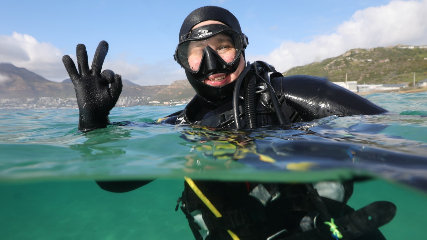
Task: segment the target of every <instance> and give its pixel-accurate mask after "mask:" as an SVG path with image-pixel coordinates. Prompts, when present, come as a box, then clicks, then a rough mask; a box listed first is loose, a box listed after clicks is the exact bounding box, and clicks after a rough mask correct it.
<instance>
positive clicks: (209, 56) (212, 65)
mask: <svg viewBox="0 0 427 240" xmlns="http://www.w3.org/2000/svg"><path fill="white" fill-rule="evenodd" d="M205 56H206V71H207V72H212V71H214V70H216V58H215V56H214V54H213V53H212V52H211V51H206V55H205Z"/></svg>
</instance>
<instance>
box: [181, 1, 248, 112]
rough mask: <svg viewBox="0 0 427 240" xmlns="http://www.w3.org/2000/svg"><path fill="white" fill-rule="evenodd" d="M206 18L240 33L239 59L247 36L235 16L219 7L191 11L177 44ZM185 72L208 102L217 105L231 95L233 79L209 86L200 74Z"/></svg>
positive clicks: (184, 39)
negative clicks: (220, 85) (224, 83)
mask: <svg viewBox="0 0 427 240" xmlns="http://www.w3.org/2000/svg"><path fill="white" fill-rule="evenodd" d="M207 20H215V21H219V22H221V23H224V24H226V25H227V26H228V28H230V29H232V30H234V31H235V32H236V33H238V34H239V35H241V39H242V42H243V49H242V50H241V51H242V54H240V56H239V57H238V58H239V59H237V62H238V61H240V57H241V55H244V49H245V48H246V46H247V44H248V40H247V37H246V36H245V35H244V34H243V33H242V30H241V28H240V24H239V21H238V20H237V18H236V17H235V16H234V15H233V14H232V13H230V12H229V11H228V10H226V9H224V8H221V7H216V6H206V7H201V8H198V9H196V10H194V11H193V12H191V13H190V14H189V15H188V16H187V17H186V18H185V20H184V22H183V23H182V26H181V30H180V32H179V43H178V46H179V44H181V43H183V42H184V41H186V36H188V34H190V33H191V31H192V28H193V27H194V26H195V25H197V24H199V23H201V22H204V21H207ZM177 48H178V47H177ZM175 59H176V57H175ZM184 69H185V68H184ZM234 71H235V70H233V72H234ZM219 72H223V71H218V73H219ZM185 74H186V76H187V79H188V81H189V82H190V84H191V86H192V87H193V88H194V90H195V91H196V93H197V94H198V95H199V96H200V97H202V98H203V99H205V100H207V101H208V102H211V103H214V104H218V105H219V104H222V103H224V102H225V101H227V100H228V99H230V98H231V97H232V96H233V91H234V86H235V81H233V82H231V83H229V84H227V85H225V86H222V87H214V86H210V85H207V84H205V83H203V79H202V80H201V79H200V77H198V76H200V74H197V73H194V72H190V71H189V70H187V69H185Z"/></svg>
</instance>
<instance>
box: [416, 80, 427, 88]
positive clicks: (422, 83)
mask: <svg viewBox="0 0 427 240" xmlns="http://www.w3.org/2000/svg"><path fill="white" fill-rule="evenodd" d="M415 85H416V86H417V87H427V78H426V79H424V80H421V81H419V82H417V83H416V84H415Z"/></svg>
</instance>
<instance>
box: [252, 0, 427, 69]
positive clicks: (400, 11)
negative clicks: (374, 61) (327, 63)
mask: <svg viewBox="0 0 427 240" xmlns="http://www.w3.org/2000/svg"><path fill="white" fill-rule="evenodd" d="M426 15H427V0H423V1H393V2H390V3H389V4H387V5H383V6H380V7H369V8H366V9H364V10H360V11H357V12H355V13H354V14H353V16H352V17H351V19H350V20H349V21H345V22H343V23H342V24H340V25H339V26H338V27H337V29H336V31H335V32H334V33H332V34H328V35H319V36H314V37H313V39H312V40H311V41H310V42H308V43H301V42H292V41H285V42H282V43H281V45H280V47H279V48H277V49H275V50H273V51H272V52H271V53H270V54H268V55H265V56H248V59H249V60H250V61H254V60H259V59H262V60H264V61H266V62H268V63H270V64H272V65H273V66H275V67H276V69H277V70H279V71H286V70H288V69H289V68H291V67H295V66H301V65H305V64H308V63H311V62H315V61H320V60H323V59H326V58H329V57H334V56H338V55H340V54H343V53H344V52H345V51H347V50H349V49H352V48H372V47H379V46H390V45H397V44H408V45H424V44H427V21H426V19H425V18H426Z"/></svg>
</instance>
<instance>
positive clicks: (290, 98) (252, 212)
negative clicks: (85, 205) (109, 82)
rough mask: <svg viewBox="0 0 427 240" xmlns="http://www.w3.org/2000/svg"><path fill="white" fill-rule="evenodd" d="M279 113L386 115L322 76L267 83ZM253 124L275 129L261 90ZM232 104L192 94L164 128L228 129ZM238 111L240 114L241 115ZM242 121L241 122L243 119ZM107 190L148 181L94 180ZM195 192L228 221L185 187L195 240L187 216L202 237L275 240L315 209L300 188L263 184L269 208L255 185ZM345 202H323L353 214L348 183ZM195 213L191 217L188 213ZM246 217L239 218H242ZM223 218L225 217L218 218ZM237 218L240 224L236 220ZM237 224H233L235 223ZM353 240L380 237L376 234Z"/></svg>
mask: <svg viewBox="0 0 427 240" xmlns="http://www.w3.org/2000/svg"><path fill="white" fill-rule="evenodd" d="M271 85H272V87H273V88H274V91H275V94H276V95H277V99H278V100H279V102H280V104H281V109H282V111H283V112H284V113H285V115H286V116H287V117H288V120H289V121H290V122H292V123H295V122H301V121H311V120H314V119H319V118H323V117H327V116H331V115H337V116H350V115H372V114H381V113H384V112H386V110H385V109H383V108H381V107H379V106H377V105H375V104H373V103H371V102H370V101H368V100H366V99H365V98H362V97H360V96H359V95H357V94H355V93H352V92H350V91H348V90H346V89H344V88H341V87H339V86H337V85H335V84H333V83H331V82H329V81H328V80H327V79H325V78H319V77H313V76H291V77H282V76H277V77H275V78H274V77H273V78H272V79H271ZM255 98H256V122H257V126H258V127H262V126H268V125H273V126H274V125H278V119H277V117H276V114H275V109H274V108H273V107H272V103H271V98H270V96H269V95H268V94H267V93H266V91H262V90H261V91H258V92H257V94H256V96H255ZM232 110H233V105H232V104H231V100H230V101H228V102H226V103H225V104H222V105H220V106H218V105H215V104H211V103H209V102H207V101H206V100H204V99H203V98H202V97H200V96H198V95H196V96H195V97H194V98H193V99H192V101H191V102H190V103H189V104H188V105H187V106H186V108H185V109H184V110H183V111H180V112H177V113H175V114H172V115H170V116H168V117H167V118H165V119H163V120H162V122H163V123H169V124H196V125H202V126H209V127H219V128H227V127H230V128H233V127H234V116H233V114H232ZM241 112H243V111H241ZM241 120H242V121H243V123H244V122H245V117H244V115H241ZM97 183H98V184H99V186H100V187H101V188H103V189H105V190H107V191H112V192H127V191H131V190H133V189H136V188H138V187H140V186H143V185H145V184H147V183H149V181H97ZM195 183H196V185H197V186H198V187H199V188H200V190H201V191H202V192H203V193H204V194H205V195H206V196H207V197H208V199H210V201H211V202H212V203H213V204H214V205H215V206H216V207H217V208H218V210H219V211H220V212H223V213H224V215H227V216H228V215H229V216H228V218H229V219H234V220H233V221H231V222H230V221H228V222H224V221H223V222H221V221H217V220H215V219H217V218H215V217H214V216H213V215H212V213H210V211H209V209H208V208H207V207H206V206H205V204H204V203H203V202H202V201H201V200H200V199H199V198H198V197H197V196H196V195H195V193H194V191H193V190H192V189H191V188H190V187H189V186H188V184H187V183H185V187H184V192H183V196H182V198H181V201H182V202H183V203H184V204H183V205H182V206H181V209H182V210H183V212H184V213H185V214H186V216H187V219H188V220H189V223H190V227H191V229H192V231H193V233H194V235H195V237H196V239H203V237H202V235H200V233H198V228H199V227H198V225H197V223H195V222H194V219H193V217H192V214H193V213H194V212H196V211H200V212H201V214H202V216H203V220H204V222H205V224H206V225H207V227H208V229H209V235H208V237H207V238H206V239H231V238H230V236H229V234H228V233H227V229H231V230H233V231H234V232H235V234H237V235H238V236H239V238H240V239H242V240H243V239H249V240H252V239H253V240H255V239H266V238H267V237H269V236H271V235H273V234H274V233H277V232H278V231H280V230H282V229H287V234H282V235H280V236H278V237H277V238H274V240H279V239H285V237H287V236H289V235H292V234H295V233H298V232H301V229H300V224H301V220H302V218H303V217H304V216H306V215H307V214H308V213H310V212H312V211H314V208H315V206H314V205H313V204H312V203H310V200H309V197H307V189H306V186H305V184H265V183H264V184H263V186H265V188H266V189H267V190H268V191H270V192H271V193H272V195H273V194H274V193H279V196H280V197H279V198H278V199H277V200H275V201H272V202H271V204H269V205H268V206H265V207H264V206H262V204H260V203H259V201H258V200H256V199H255V198H253V197H251V196H249V194H250V193H251V192H252V191H253V190H254V188H255V187H256V186H258V184H259V183H243V182H240V183H239V182H236V183H226V182H217V181H195ZM344 185H345V186H346V188H345V191H346V193H345V198H344V201H343V202H338V201H334V200H331V199H326V198H323V202H324V204H325V205H326V207H327V209H328V211H329V212H330V215H331V216H333V217H334V218H337V217H340V216H342V215H345V214H347V213H350V212H352V211H354V210H353V209H351V208H350V207H348V206H346V202H347V200H348V199H349V198H350V196H351V194H352V183H351V182H347V183H344ZM193 215H194V214H193ZM243 215H244V216H245V217H241V216H243ZM223 219H225V217H224V218H223ZM236 219H240V220H236ZM236 221H237V222H236ZM358 239H384V237H383V236H382V234H381V233H380V232H379V231H378V230H376V231H374V232H372V233H369V234H368V235H366V236H365V237H362V238H358Z"/></svg>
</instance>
